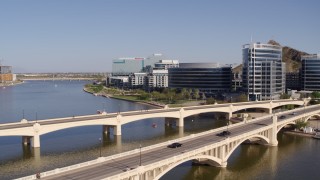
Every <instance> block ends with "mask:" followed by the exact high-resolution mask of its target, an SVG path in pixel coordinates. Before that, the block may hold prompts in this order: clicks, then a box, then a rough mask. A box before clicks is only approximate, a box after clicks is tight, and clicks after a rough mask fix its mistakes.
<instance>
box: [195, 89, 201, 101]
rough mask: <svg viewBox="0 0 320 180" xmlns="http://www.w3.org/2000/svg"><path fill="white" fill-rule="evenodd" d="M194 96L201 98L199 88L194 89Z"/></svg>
mask: <svg viewBox="0 0 320 180" xmlns="http://www.w3.org/2000/svg"><path fill="white" fill-rule="evenodd" d="M194 97H195V98H196V100H198V99H199V98H200V94H199V89H195V90H194Z"/></svg>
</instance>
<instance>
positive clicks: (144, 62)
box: [112, 54, 172, 76]
mask: <svg viewBox="0 0 320 180" xmlns="http://www.w3.org/2000/svg"><path fill="white" fill-rule="evenodd" d="M163 59H165V57H164V56H163V55H162V54H153V55H151V56H149V57H147V58H145V57H127V58H118V59H114V60H113V61H112V75H113V76H128V75H129V74H132V73H138V72H146V71H148V69H153V68H155V64H156V63H161V62H167V61H171V63H172V60H163Z"/></svg>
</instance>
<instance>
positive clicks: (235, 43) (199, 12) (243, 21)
mask: <svg viewBox="0 0 320 180" xmlns="http://www.w3.org/2000/svg"><path fill="white" fill-rule="evenodd" d="M319 5H320V1H319V0H305V1H301V0H281V1H279V0H268V1H263V0H28V1H27V0H0V61H1V63H2V65H9V66H13V70H14V72H15V73H26V72H28V73H32V72H35V73H36V72H111V70H112V60H113V59H116V58H119V57H147V56H149V55H152V54H154V53H162V54H163V55H165V56H166V58H167V59H178V60H179V62H180V63H183V62H198V63H200V62H212V63H216V62H217V63H221V64H224V63H228V64H229V63H230V64H231V63H241V62H242V54H241V49H242V45H244V44H247V43H250V42H251V37H252V40H253V42H261V43H266V42H268V41H269V40H270V39H274V40H276V41H277V42H279V43H280V44H281V45H284V46H286V45H287V46H290V47H293V48H296V49H299V50H302V51H305V52H308V53H320V44H319V42H320V34H319V33H320V20H319V17H320V11H319V7H320V6H319Z"/></svg>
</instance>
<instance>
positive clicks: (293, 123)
mask: <svg viewBox="0 0 320 180" xmlns="http://www.w3.org/2000/svg"><path fill="white" fill-rule="evenodd" d="M290 124H291V125H295V124H296V122H295V121H291V122H289V123H286V124H283V125H281V126H279V127H278V129H277V134H278V133H279V132H280V130H281V129H282V128H283V127H285V126H287V125H290Z"/></svg>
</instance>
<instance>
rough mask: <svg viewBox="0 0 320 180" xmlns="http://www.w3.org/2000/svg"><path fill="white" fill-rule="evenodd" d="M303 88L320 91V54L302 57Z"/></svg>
mask: <svg viewBox="0 0 320 180" xmlns="http://www.w3.org/2000/svg"><path fill="white" fill-rule="evenodd" d="M301 63H302V66H301V70H300V72H301V88H302V90H305V91H320V54H313V55H306V56H302V57H301Z"/></svg>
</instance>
